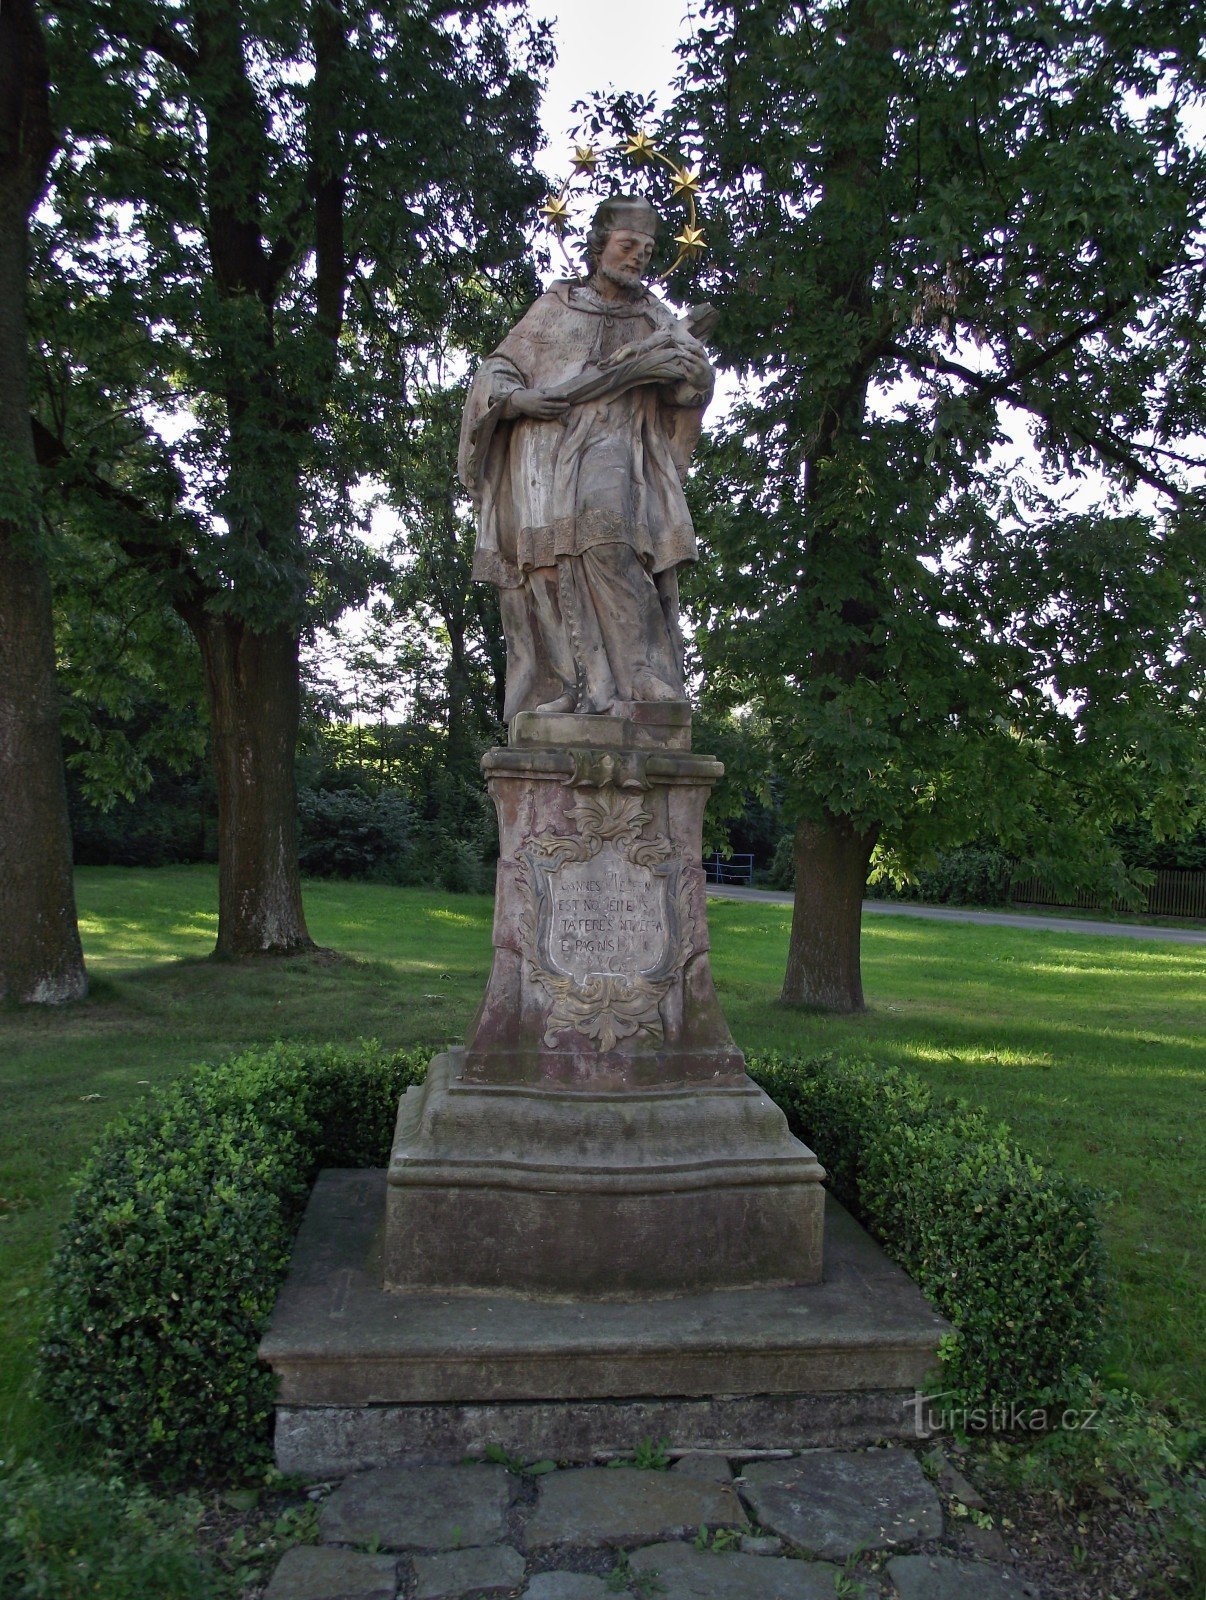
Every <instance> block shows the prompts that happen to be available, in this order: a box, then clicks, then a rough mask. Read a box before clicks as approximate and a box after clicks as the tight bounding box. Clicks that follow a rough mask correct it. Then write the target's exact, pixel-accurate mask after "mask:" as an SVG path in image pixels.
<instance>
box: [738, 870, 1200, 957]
mask: <svg viewBox="0 0 1206 1600" xmlns="http://www.w3.org/2000/svg"><path fill="white" fill-rule="evenodd" d="M708 894H709V895H714V896H716V897H717V898H719V899H721V900H754V901H761V902H762V903H763V904H765V905H776V906H789V905H791V903H792V897H791V895H790V894H786V893H784V892H782V891H781V890H778V889H743V888H740V887H739V886H738V885H736V884H715V883H710V884H709V885H708ZM863 914H864V915H865V916H872V917H922V918H924V919H925V920H927V921H929V922H978V923H981V924H982V925H984V926H987V927H995V928H1038V929H1046V930H1047V931H1048V932H1050V933H1091V934H1100V935H1103V936H1106V937H1108V938H1114V939H1153V940H1156V941H1157V942H1159V943H1162V944H1206V928H1158V927H1154V926H1152V925H1151V924H1149V923H1145V922H1095V921H1093V922H1091V921H1088V920H1087V919H1082V918H1080V917H1038V916H1033V915H1031V914H1029V913H1027V912H1023V911H976V910H973V909H972V908H970V907H964V906H923V905H912V904H903V903H901V902H900V901H898V900H864V901H863Z"/></svg>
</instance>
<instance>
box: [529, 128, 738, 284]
mask: <svg viewBox="0 0 1206 1600" xmlns="http://www.w3.org/2000/svg"><path fill="white" fill-rule="evenodd" d="M605 153H606V152H604V151H601V150H600V149H599V148H598V147H597V146H596V145H595V144H593V143H590V144H576V145H575V146H574V154H573V158H572V160H571V163H570V167H571V170H570V175H569V177H568V178H566V180H565V182H564V183H563V184H562V185H561V187H560V188H559V189H558V190H556V192H555V193H552V194H550V195H549V196H548V197H547V199H546V200H545V202H544V204H543V205H542V206H541V207H540V216H541V218H542V219H543V220H544V223H545V226H546V227H547V228H549V230H550V231H551V232H553V233H555V234H556V235H557V239H558V242H559V243H560V245H561V251H562V254H563V255H564V256H565V260H566V264H567V266H568V267H569V269H570V272H571V273H574V272H576V271H577V270H578V269H577V268H576V267H575V265H574V262H573V261H572V260H571V259H570V256H569V254H568V253H567V251H566V247H565V234H566V231H567V229H568V228H569V226H570V221H571V218H570V213H569V200H570V188H571V186H572V185H573V183H574V181H575V179H577V178H580V177H584V176H585V177H588V178H593V177H594V175H595V174H596V172H597V170H598V167H599V163H600V160H601V159H602V157H603V155H604V154H605ZM611 154H612V155H620V156H623V157H625V158H627V159H628V160H630V161H631V162H632V163H633V164H634V166H638V167H643V166H651V165H653V163H655V162H656V163H658V164H659V165H661V166H663V167H666V168H668V169H669V173H670V183H671V189H672V193H673V196H674V198H675V199H676V200H679V201H681V202H682V204H683V206H684V208H685V210H686V213H687V215H686V219H685V222H684V225H683V230H682V232H681V233H678V234H675V235H674V243H675V244H676V245H677V247H678V253H677V255H676V256H675V257H674V260H673V261H672V262H671V263H670V265H669V266H668V267H667V268H666V270H665V271H664V272H660V273H658V275H657V277H656V278H655V279H654V280H653V281H654V282H655V283H660V282H663V281H664V280H665V279H666V278H668V277H670V275H671V274H672V273H674V272H677V271H678V269H679V267H681V266H682V264H683V263H684V262H685V261H689V260H692V259H694V258H695V257H696V256H700V255H702V254H703V253H704V251H705V250H706V249H707V245H706V243H705V241H704V232H703V229H702V228H700V227H699V226H698V225H697V218H696V211H695V200H696V197H697V196H698V194H699V193H700V175H699V172H698V171H697V170H695V169H694V168H692V167H689V166H688V165H687V164H686V162H685V161H684V162H676V161H672V160H671V159H670V157H669V156H668V155H667V154H666V153H665V152H664V151H663V150H659V149H658V147H657V145H656V144H655V143H654V141H653V140H652V139H651V138H650V136H649V134H648V133H646V132H645V130H644V129H643V128H641V129H638V130H637V132H636V133H633V134H630V135H629V136H628V137H627V138H626V139H625V140H623V141H622V142H621V143H620V144H619V145H617V146H616V147H615V148H614V150H612V152H611Z"/></svg>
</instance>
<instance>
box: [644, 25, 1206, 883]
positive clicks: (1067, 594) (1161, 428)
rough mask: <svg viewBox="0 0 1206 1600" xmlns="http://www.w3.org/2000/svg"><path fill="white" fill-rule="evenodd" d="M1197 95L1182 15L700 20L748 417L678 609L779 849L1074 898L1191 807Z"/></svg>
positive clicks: (1195, 752)
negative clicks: (788, 835)
mask: <svg viewBox="0 0 1206 1600" xmlns="http://www.w3.org/2000/svg"><path fill="white" fill-rule="evenodd" d="M1204 87H1206V63H1204V58H1203V44H1202V39H1201V35H1200V30H1198V29H1197V28H1196V26H1195V25H1194V24H1193V22H1192V21H1191V20H1190V19H1189V16H1188V14H1187V13H1184V12H1182V11H1181V10H1180V9H1179V8H1172V7H1165V6H1144V7H1136V6H1134V5H1133V4H1130V3H1126V0H1078V3H1077V4H1075V5H1071V6H1069V5H1067V4H1048V3H1044V0H1028V3H1027V4H1024V5H1020V6H1019V5H1014V4H1004V3H998V0H967V3H962V4H955V5H950V4H946V3H942V4H938V3H932V4H931V3H921V4H918V3H916V0H907V3H906V0H848V3H844V4H836V3H832V0H829V3H826V0H812V3H807V4H787V3H784V0H755V3H752V4H743V5H732V4H727V3H712V4H708V5H706V6H705V7H704V11H703V16H702V20H701V27H700V29H699V31H698V33H697V35H696V36H695V37H694V38H693V39H691V40H689V41H688V43H687V44H686V45H685V46H684V47H683V72H682V78H681V82H680V95H679V99H678V101H677V104H676V106H675V108H674V111H673V113H672V117H671V123H672V126H671V127H670V128H669V129H668V135H669V136H672V137H676V138H677V139H679V140H680V142H681V143H683V144H685V145H687V146H688V147H693V148H694V151H695V154H696V155H697V157H698V159H699V160H700V161H701V162H702V163H704V164H705V166H706V168H707V170H708V171H709V172H710V173H711V174H712V175H713V178H714V183H713V193H712V198H711V203H710V205H709V207H708V216H707V227H708V234H709V242H710V245H711V254H710V256H709V257H708V258H707V261H706V263H705V264H704V266H703V268H702V271H701V286H702V287H703V288H704V289H705V290H706V292H707V294H708V295H709V297H710V298H711V299H713V300H714V301H715V302H716V303H717V304H718V306H719V308H720V310H721V319H720V324H719V327H718V330H717V332H716V335H715V344H716V346H717V348H718V351H719V354H720V357H721V359H722V361H723V362H724V363H725V364H726V365H728V366H729V367H731V368H732V369H733V370H734V371H735V372H736V373H737V374H738V375H739V376H740V378H741V379H742V380H743V389H742V397H741V400H740V402H739V404H738V405H737V406H736V407H735V408H734V409H733V411H732V413H731V414H730V416H729V418H728V419H727V420H726V422H725V424H724V425H723V426H722V427H721V429H720V430H719V433H718V434H717V436H716V437H715V438H714V441H713V444H712V447H711V450H710V452H709V454H708V455H707V456H706V458H705V462H704V471H703V472H702V473H701V474H700V475H699V478H698V480H697V482H696V486H695V494H696V509H697V513H698V516H699V520H700V522H701V524H702V526H703V531H704V532H705V534H706V537H707V540H708V543H709V545H710V548H711V552H712V557H711V562H710V565H708V566H705V567H701V569H700V571H699V572H698V574H697V575H696V582H695V585H694V587H693V590H692V594H691V598H692V603H693V604H694V606H695V608H696V609H697V611H698V612H699V613H700V614H701V615H702V618H703V620H704V623H705V626H704V627H703V628H701V629H700V645H701V649H702V652H703V655H704V658H705V665H706V667H707V669H708V672H709V674H710V678H711V681H712V683H713V685H714V689H715V692H716V693H717V695H718V696H719V697H720V698H721V699H722V700H727V702H728V703H730V704H742V703H749V704H754V705H757V706H758V707H760V708H761V709H762V710H763V711H764V712H765V713H766V714H767V715H768V716H769V718H770V720H771V723H772V725H773V727H774V729H775V735H776V741H777V747H778V751H777V753H778V765H779V769H780V771H781V772H783V773H784V774H785V775H786V777H787V780H788V789H789V795H790V798H791V801H792V805H793V807H794V810H795V812H796V814H797V815H801V816H810V817H813V818H814V819H817V820H822V819H825V818H848V819H850V820H851V821H852V822H853V823H854V824H855V825H856V826H857V827H859V828H860V829H862V830H864V831H867V832H869V833H871V834H872V835H874V834H876V833H881V834H882V837H883V838H884V841H885V843H891V844H893V845H895V846H896V847H898V848H899V849H901V850H903V851H905V852H906V854H908V853H911V854H912V855H913V856H917V855H918V854H921V853H924V851H925V850H926V849H927V848H929V847H931V846H932V844H933V843H934V842H935V840H936V839H937V838H939V837H943V838H946V839H952V840H953V839H954V838H957V837H959V836H960V835H962V836H968V835H970V834H972V833H975V832H978V831H981V830H983V829H988V828H990V829H991V830H992V831H994V832H996V833H997V834H998V836H999V837H1000V838H1001V839H1002V841H1003V842H1004V843H1006V845H1007V846H1012V847H1014V848H1017V849H1018V850H1019V853H1028V854H1029V855H1030V856H1031V858H1032V859H1034V858H1036V852H1038V849H1039V847H1038V846H1037V844H1036V841H1037V840H1038V839H1039V838H1040V837H1042V838H1043V839H1044V840H1045V841H1046V843H1045V845H1044V847H1043V850H1044V851H1045V854H1046V857H1047V859H1046V860H1044V861H1043V862H1042V863H1041V864H1042V865H1047V866H1050V867H1051V868H1052V869H1053V870H1057V871H1063V872H1068V871H1071V870H1073V869H1074V868H1075V866H1076V863H1077V861H1078V860H1079V861H1081V862H1082V863H1083V860H1084V857H1085V854H1086V852H1089V851H1091V849H1092V848H1093V846H1092V845H1091V843H1090V840H1091V838H1092V837H1093V836H1094V835H1095V834H1097V835H1098V836H1099V827H1100V824H1101V823H1102V822H1103V821H1110V820H1114V819H1115V818H1117V817H1125V816H1127V815H1131V814H1134V813H1136V812H1137V811H1147V812H1148V813H1149V814H1150V815H1151V816H1152V817H1153V818H1154V819H1156V820H1157V822H1158V823H1159V825H1160V826H1161V827H1163V828H1172V827H1174V826H1176V825H1179V824H1180V823H1181V822H1182V821H1184V820H1186V818H1187V817H1188V816H1189V815H1191V813H1192V812H1193V810H1194V809H1195V808H1200V807H1201V804H1202V795H1203V790H1204V784H1203V779H1204V777H1206V759H1204V756H1203V751H1202V735H1201V719H1200V715H1199V714H1198V712H1199V708H1200V699H1201V692H1202V685H1203V682H1204V681H1206V671H1204V669H1206V659H1204V653H1203V646H1202V642H1201V641H1202V634H1201V622H1202V583H1201V572H1202V558H1203V548H1204V539H1203V494H1202V484H1203V482H1204V481H1206V474H1204V472H1203V467H1204V466H1206V450H1204V447H1203V433H1204V432H1206V385H1204V384H1203V380H1202V371H1203V365H1202V358H1203V353H1204V351H1203V326H1204V324H1203V310H1204V304H1203V294H1204V291H1203V284H1204V282H1206V278H1204V275H1203V271H1202V267H1203V258H1204V253H1206V246H1204V239H1203V215H1204V211H1206V156H1204V155H1203V152H1202V149H1201V148H1200V146H1197V147H1195V144H1194V143H1193V141H1192V140H1191V138H1190V137H1189V134H1188V132H1187V128H1188V125H1189V123H1188V119H1189V115H1190V113H1191V111H1192V110H1193V108H1194V107H1195V106H1200V100H1201V95H1202V91H1203V88H1204ZM1022 446H1025V447H1028V449H1029V450H1032V451H1033V452H1034V454H1033V455H1032V456H1030V457H1029V459H1028V458H1027V453H1026V450H1025V449H1023V448H1020V447H1022Z"/></svg>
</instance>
